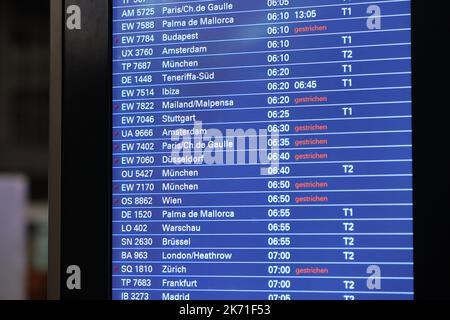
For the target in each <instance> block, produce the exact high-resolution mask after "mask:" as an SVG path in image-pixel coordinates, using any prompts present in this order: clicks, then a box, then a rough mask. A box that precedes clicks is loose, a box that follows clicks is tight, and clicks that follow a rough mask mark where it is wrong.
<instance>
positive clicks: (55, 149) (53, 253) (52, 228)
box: [47, 0, 63, 300]
mask: <svg viewBox="0 0 450 320" xmlns="http://www.w3.org/2000/svg"><path fill="white" fill-rule="evenodd" d="M50 19H51V21H50V120H49V123H50V128H49V129H50V134H49V137H50V141H49V147H50V158H49V159H50V160H49V164H48V166H49V184H48V190H49V192H48V194H49V243H48V252H49V255H48V274H49V277H48V291H47V297H48V299H51V300H56V299H59V298H60V294H59V288H60V272H59V270H60V213H61V207H60V206H61V202H60V196H61V194H60V190H61V188H60V187H61V78H62V69H61V68H62V61H61V58H62V55H61V52H62V25H63V24H62V19H63V16H62V2H61V1H59V0H51V4H50Z"/></svg>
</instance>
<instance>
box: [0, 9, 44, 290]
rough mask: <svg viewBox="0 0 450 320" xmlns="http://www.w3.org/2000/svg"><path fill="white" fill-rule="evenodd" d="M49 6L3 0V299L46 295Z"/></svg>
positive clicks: (0, 25) (0, 108)
mask: <svg viewBox="0 0 450 320" xmlns="http://www.w3.org/2000/svg"><path fill="white" fill-rule="evenodd" d="M49 10H50V8H49V1H48V0H34V1H14V0H2V1H0V240H1V242H2V243H3V245H0V266H1V267H0V299H45V298H46V277H47V241H48V240H47V239H48V237H47V234H48V231H47V230H48V222H47V221H48V219H47V215H48V205H47V202H48V196H47V170H48V169H47V160H48V112H49V95H48V92H49V20H50V19H49ZM18 190H19V192H17V191H18ZM17 195H19V196H17ZM5 239H7V241H6V240H5Z"/></svg>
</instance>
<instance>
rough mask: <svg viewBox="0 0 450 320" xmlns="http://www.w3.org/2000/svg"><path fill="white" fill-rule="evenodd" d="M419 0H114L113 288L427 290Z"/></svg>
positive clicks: (225, 293) (401, 293)
mask: <svg viewBox="0 0 450 320" xmlns="http://www.w3.org/2000/svg"><path fill="white" fill-rule="evenodd" d="M410 5H411V3H410V1H409V0H384V1H367V0H353V1H352V0H245V1H243V0H227V1H225V0H216V1H212V0H192V1H188V0H185V1H182V0H166V1H162V0H139V1H137V0H114V1H113V10H112V14H113V22H112V28H113V34H112V43H113V49H112V50H113V54H112V55H113V105H112V109H113V114H112V117H113V132H112V135H113V160H112V161H113V190H112V192H113V204H112V206H113V210H112V212H113V252H112V260H113V261H112V272H113V279H112V290H113V299H117V300H210V299H211V300H311V299H318V300H369V299H370V300H372V299H376V300H390V299H400V300H409V299H413V283H414V281H413V280H414V279H413V215H412V212H413V210H412V209H413V207H412V203H413V199H412V125H411V123H412V121H411V119H412V112H411V16H410V13H411V9H410Z"/></svg>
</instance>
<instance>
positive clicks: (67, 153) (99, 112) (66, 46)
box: [60, 0, 112, 300]
mask: <svg viewBox="0 0 450 320" xmlns="http://www.w3.org/2000/svg"><path fill="white" fill-rule="evenodd" d="M64 3H65V6H64V9H63V16H65V17H66V18H67V17H68V16H67V15H66V14H64V13H65V8H68V7H69V6H71V5H76V6H78V7H79V8H80V10H81V30H68V28H67V27H65V26H64V30H65V31H64V36H63V53H62V55H63V61H62V65H63V73H62V79H63V82H62V92H63V95H62V101H63V102H62V130H61V132H62V144H61V146H62V147H61V171H62V175H61V265H60V273H61V279H60V285H61V289H60V294H61V299H89V300H94V299H95V300H97V299H110V298H111V151H112V149H111V49H110V1H109V0H102V1H99V0H95V1H92V0H66V1H65V2H64ZM64 25H65V23H64ZM69 266H77V267H79V268H80V270H81V289H78V288H75V289H73V288H72V289H70V288H67V286H66V279H67V277H68V276H69V275H68V274H66V270H67V268H68V267H69Z"/></svg>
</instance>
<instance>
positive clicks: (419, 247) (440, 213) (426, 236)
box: [411, 0, 450, 300]
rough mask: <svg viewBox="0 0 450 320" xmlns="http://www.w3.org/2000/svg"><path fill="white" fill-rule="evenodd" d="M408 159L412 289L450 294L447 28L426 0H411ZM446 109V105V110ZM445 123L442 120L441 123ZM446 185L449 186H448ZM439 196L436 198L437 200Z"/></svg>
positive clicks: (427, 294) (424, 296)
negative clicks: (410, 137)
mask: <svg viewBox="0 0 450 320" xmlns="http://www.w3.org/2000/svg"><path fill="white" fill-rule="evenodd" d="M411 3H412V48H413V50H412V75H413V77H412V79H413V147H414V148H413V159H414V174H413V179H414V183H413V186H414V192H413V194H414V278H415V279H414V290H415V298H416V299H418V300H430V299H437V300H442V299H450V291H449V290H448V283H450V274H449V273H448V272H446V271H444V270H443V269H442V268H443V267H444V266H446V265H447V263H448V262H447V260H448V255H447V252H448V250H449V248H448V246H449V238H450V237H449V235H450V232H449V230H448V226H449V218H448V208H445V207H444V208H443V206H445V202H444V203H442V201H445V200H444V199H446V197H448V195H447V194H446V193H447V192H446V191H447V190H446V189H444V188H439V182H440V180H441V181H442V180H443V179H445V176H444V175H445V173H446V171H447V167H448V158H446V157H444V156H441V157H439V156H438V154H439V153H440V152H445V151H443V149H442V147H443V146H444V145H442V142H444V141H445V140H439V137H444V136H445V134H446V133H445V132H444V128H448V120H447V119H446V116H445V115H444V113H443V112H444V111H443V109H444V108H442V107H445V106H444V105H443V104H444V103H445V101H448V98H446V94H447V92H448V90H449V89H448V85H447V82H446V81H443V79H442V78H440V74H443V73H444V69H445V65H446V64H448V56H447V55H448V50H447V49H444V47H445V45H446V42H445V39H446V38H448V33H447V32H446V33H447V34H445V35H442V34H441V32H442V33H443V32H444V30H446V28H447V29H448V26H445V24H446V23H447V21H448V18H446V17H445V14H446V11H445V10H443V9H442V7H440V6H439V5H437V4H432V3H431V2H429V1H420V0H412V1H411ZM447 111H448V110H447ZM446 122H447V123H446ZM447 189H448V188H447ZM439 200H440V201H439Z"/></svg>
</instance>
